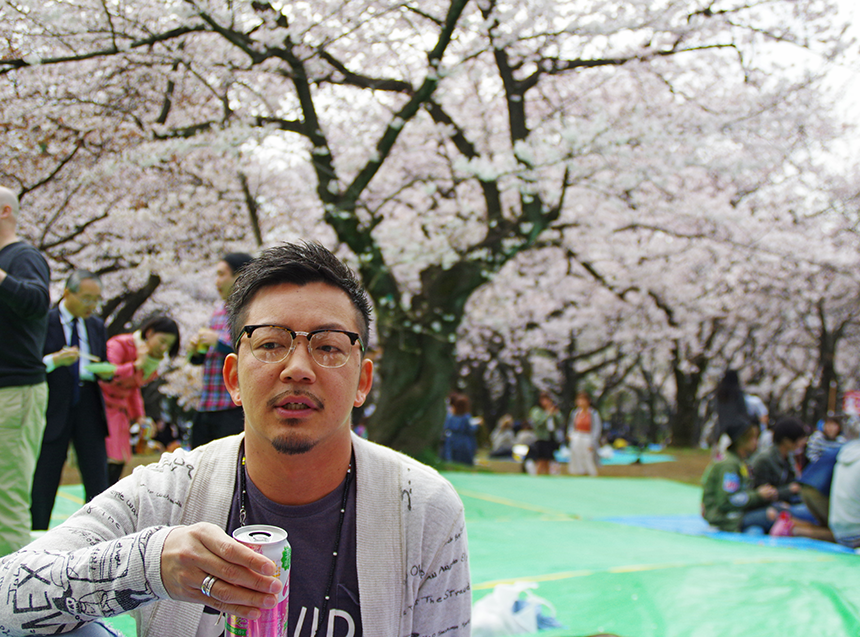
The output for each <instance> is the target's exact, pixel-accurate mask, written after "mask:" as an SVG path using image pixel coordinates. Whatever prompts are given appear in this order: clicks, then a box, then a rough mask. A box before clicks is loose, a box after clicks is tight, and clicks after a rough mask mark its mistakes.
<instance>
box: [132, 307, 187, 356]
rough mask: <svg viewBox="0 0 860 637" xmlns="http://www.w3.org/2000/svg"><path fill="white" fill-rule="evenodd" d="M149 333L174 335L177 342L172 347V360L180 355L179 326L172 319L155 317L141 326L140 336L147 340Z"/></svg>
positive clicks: (170, 352)
mask: <svg viewBox="0 0 860 637" xmlns="http://www.w3.org/2000/svg"><path fill="white" fill-rule="evenodd" d="M147 332H156V333H158V334H173V335H175V336H176V341H175V342H174V343H173V345H172V346H171V347H170V351H169V352H168V354H170V356H171V358H172V357H174V356H176V355H177V354H178V353H179V325H177V324H176V321H174V320H173V319H172V318H170V317H167V316H153V317H152V318H151V319H149V320H148V321H146V322H144V324H143V325H141V326H140V334H141V336H143V337H144V338H146V333H147Z"/></svg>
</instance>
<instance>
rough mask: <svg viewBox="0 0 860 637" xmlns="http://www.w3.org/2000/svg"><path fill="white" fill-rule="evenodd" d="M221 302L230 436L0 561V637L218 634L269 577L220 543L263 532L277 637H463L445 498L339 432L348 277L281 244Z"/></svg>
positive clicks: (463, 594) (141, 473)
mask: <svg viewBox="0 0 860 637" xmlns="http://www.w3.org/2000/svg"><path fill="white" fill-rule="evenodd" d="M227 305H228V317H229V323H230V331H231V336H232V339H233V343H234V348H235V353H233V354H230V355H228V356H227V359H226V361H225V364H224V380H225V383H226V385H227V388H228V390H229V391H230V394H231V396H232V397H233V400H234V402H236V404H238V405H241V406H242V407H243V408H244V411H245V432H244V434H243V435H238V436H232V437H227V438H222V439H220V440H215V441H213V442H211V443H209V444H207V445H204V446H202V447H199V448H197V449H195V450H193V451H191V452H185V451H177V452H176V453H174V454H165V456H163V458H162V460H161V461H160V462H159V463H158V464H157V465H151V466H150V467H142V468H138V469H136V470H135V473H134V474H133V475H132V476H130V477H128V478H126V479H124V480H122V481H120V482H119V483H118V484H117V485H116V486H115V487H114V488H113V489H111V490H110V491H108V492H106V493H104V494H102V495H101V496H99V497H97V498H96V499H95V500H93V501H92V502H91V503H90V505H89V506H88V507H87V508H86V509H85V510H83V511H81V512H79V513H77V514H76V515H75V516H73V517H72V518H70V519H69V520H68V522H66V523H65V524H63V525H62V526H61V527H59V528H58V529H55V530H53V531H51V532H49V533H48V534H47V535H46V536H45V537H44V538H42V539H40V540H37V541H36V542H34V543H33V544H32V545H31V546H30V547H28V548H27V549H25V550H23V551H20V552H19V553H16V554H15V555H13V556H10V557H8V558H7V559H6V560H3V561H2V562H0V599H4V600H7V603H6V604H5V606H3V605H0V625H2V626H5V627H7V628H12V629H13V630H17V629H19V628H20V627H23V626H28V627H34V626H36V627H38V628H39V629H40V631H42V632H44V633H45V634H48V633H53V632H64V631H66V630H68V629H70V628H77V627H79V626H80V624H81V623H83V622H90V621H91V620H92V619H93V618H95V617H99V616H108V615H111V614H118V613H122V612H125V611H129V610H134V611H135V614H136V616H137V620H138V632H139V633H140V634H151V635H161V634H172V635H197V636H199V637H205V636H209V635H221V634H222V633H224V630H225V626H224V621H223V618H222V616H221V613H230V614H236V615H240V616H243V617H248V618H255V617H258V616H259V614H260V610H261V609H265V608H271V607H273V606H274V605H275V603H276V600H277V597H276V595H277V594H278V593H279V592H280V589H281V586H280V582H279V580H277V579H276V578H275V577H273V576H274V572H275V568H274V564H273V563H272V562H271V561H269V560H268V559H266V558H264V557H263V556H261V555H259V554H257V553H255V552H253V551H252V550H250V549H249V548H247V547H245V546H242V545H241V544H239V543H238V542H236V541H234V540H232V539H231V538H230V534H231V533H232V532H233V531H234V530H235V529H237V528H239V527H241V526H246V525H254V524H265V525H274V526H278V527H282V528H284V529H286V531H287V533H288V541H289V543H290V545H291V547H292V563H291V572H290V591H289V623H288V627H287V629H286V632H285V633H283V634H288V635H290V636H291V637H292V636H301V637H308V636H313V635H320V636H323V635H325V636H326V637H357V636H359V635H368V636H371V635H372V636H374V637H376V636H393V635H425V636H429V635H441V634H443V633H444V634H446V635H449V636H451V637H462V636H466V635H469V633H470V617H471V587H470V582H469V565H468V549H467V542H466V529H465V519H464V511H463V505H462V503H461V502H460V499H459V497H458V496H457V494H456V492H455V491H454V489H453V487H452V486H451V485H450V483H448V482H447V481H446V480H444V479H443V478H442V477H441V476H439V474H438V473H436V472H435V471H434V470H432V469H430V468H429V467H426V466H424V465H422V464H420V463H418V462H416V461H415V460H412V459H411V458H408V457H406V456H403V455H401V454H398V453H396V452H394V451H392V450H390V449H386V448H384V447H380V446H378V445H376V444H373V443H371V442H368V441H366V440H363V439H361V438H359V437H358V436H356V435H354V434H353V433H352V432H351V430H350V414H351V411H352V409H353V407H357V406H360V405H361V404H362V403H363V402H364V400H365V399H366V397H367V393H368V392H369V391H370V388H371V385H372V382H373V363H372V362H371V361H370V360H369V359H368V358H366V357H365V356H364V353H365V350H366V348H367V343H368V337H369V325H370V302H369V299H368V298H367V295H366V293H365V291H364V290H363V289H362V288H361V286H360V284H359V282H358V280H357V278H356V277H355V275H354V274H353V273H352V271H351V270H349V269H348V268H347V267H346V266H344V265H343V264H342V263H341V262H340V261H338V260H337V259H336V258H335V257H334V255H332V254H331V253H330V252H329V251H328V250H326V249H325V248H323V247H322V246H319V245H315V244H298V245H284V246H281V247H277V248H272V249H269V250H267V251H265V252H264V253H263V254H262V255H261V256H260V257H259V258H258V259H255V260H254V261H253V262H251V263H250V264H248V265H247V266H246V267H245V268H243V270H242V272H241V273H240V275H239V277H238V279H237V280H236V283H235V286H234V289H233V292H232V293H231V295H230V298H229V300H228V303H227ZM34 573H37V574H38V577H33V574H34ZM89 625H90V626H92V624H89Z"/></svg>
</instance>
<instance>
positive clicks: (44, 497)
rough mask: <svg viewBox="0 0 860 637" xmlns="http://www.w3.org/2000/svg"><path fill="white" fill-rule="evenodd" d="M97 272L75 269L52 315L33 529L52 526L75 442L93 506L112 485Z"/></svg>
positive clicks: (32, 506) (46, 350)
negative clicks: (96, 312)
mask: <svg viewBox="0 0 860 637" xmlns="http://www.w3.org/2000/svg"><path fill="white" fill-rule="evenodd" d="M101 294H102V284H101V280H100V279H99V277H98V276H97V275H96V274H93V273H92V272H89V271H87V270H75V271H74V272H73V273H72V274H71V276H69V278H68V279H67V280H66V287H65V289H64V290H63V298H62V300H61V301H60V303H59V304H58V305H57V307H55V308H53V309H51V311H50V312H48V334H47V337H46V338H45V347H44V353H45V354H44V358H43V359H42V360H43V362H44V363H45V369H46V371H47V372H48V411H47V414H46V419H47V424H46V426H45V434H44V436H43V437H42V450H41V452H40V453H39V461H38V462H37V463H36V473H35V475H34V476H33V494H32V502H31V504H30V513H31V515H32V522H33V530H34V531H42V530H45V529H47V528H48V524H49V523H50V521H51V511H52V510H53V508H54V500H55V498H56V496H57V488H58V487H59V486H60V478H61V477H62V473H63V464H64V463H65V462H66V455H67V454H68V451H69V442H72V443H73V444H74V446H75V454H76V456H77V459H78V469H79V470H80V473H81V479H82V480H83V483H84V491H85V493H86V499H87V502H89V501H90V500H92V499H93V498H94V497H96V496H97V495H98V494H99V493H101V492H102V491H104V490H105V489H107V487H108V474H107V454H106V453H105V437H106V436H107V434H108V429H107V420H106V419H105V405H104V399H103V398H102V393H101V391H100V390H99V386H98V383H97V382H96V381H97V380H98V378H103V379H105V380H108V379H109V378H110V377H111V376H112V373H111V372H110V371H101V372H98V370H97V373H94V372H93V371H92V369H93V368H94V367H96V366H94V365H93V363H98V362H104V361H106V360H107V345H106V344H107V333H106V332H105V324H104V322H103V321H102V320H101V319H100V318H99V317H97V316H94V315H93V311H94V310H95V309H96V307H97V306H98V303H99V301H100V300H101Z"/></svg>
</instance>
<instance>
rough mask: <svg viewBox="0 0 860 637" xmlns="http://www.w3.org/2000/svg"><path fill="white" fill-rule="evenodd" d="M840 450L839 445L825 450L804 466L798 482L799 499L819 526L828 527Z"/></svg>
mask: <svg viewBox="0 0 860 637" xmlns="http://www.w3.org/2000/svg"><path fill="white" fill-rule="evenodd" d="M841 448H842V447H841V445H840V446H839V447H828V448H827V449H825V450H824V451H823V452H822V454H821V455H820V456H819V457H818V459H817V460H815V461H814V462H810V463H809V464H808V465H806V467H805V468H804V469H803V473H802V474H801V475H800V479H799V480H798V482H799V483H800V497H801V499H802V500H803V503H804V504H805V505H806V508H808V509H809V512H810V513H812V515H813V516H815V519H816V520H818V523H819V524H820V525H821V526H826V527H829V526H830V521H829V515H830V513H829V511H830V489H831V485H832V483H833V468H834V467H835V466H836V456H838V455H839V451H840V449H841Z"/></svg>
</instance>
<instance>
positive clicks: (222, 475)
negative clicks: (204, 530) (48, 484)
mask: <svg viewBox="0 0 860 637" xmlns="http://www.w3.org/2000/svg"><path fill="white" fill-rule="evenodd" d="M241 440H242V435H238V436H231V437H228V438H222V439H220V440H216V441H214V442H212V443H210V444H208V445H204V446H202V447H199V448H197V449H195V450H193V451H190V452H188V451H183V450H179V451H176V452H175V453H170V454H164V456H162V458H161V461H160V462H158V463H157V464H153V465H149V466H146V467H138V468H137V469H135V471H134V473H133V474H132V475H131V476H129V477H127V478H125V479H124V480H121V481H120V482H119V483H117V484H116V485H115V486H114V487H113V488H111V489H109V490H108V491H106V492H105V493H103V494H101V495H100V496H98V497H97V498H95V499H94V500H93V501H92V502H90V503H89V504H87V505H85V506H84V507H83V508H82V509H81V510H80V511H78V512H77V513H76V514H75V515H74V516H72V517H71V518H69V519H68V520H67V521H66V522H65V523H64V524H62V525H61V526H59V527H57V528H56V529H54V530H52V531H49V532H48V533H47V534H46V535H44V536H43V537H41V538H39V539H38V540H36V541H34V542H33V543H31V544H30V545H28V546H26V547H25V548H23V549H21V550H20V551H18V552H17V553H13V554H12V555H9V556H6V557H5V558H3V560H2V561H0V600H3V601H4V603H3V604H0V635H10V634H22V633H23V634H38V635H47V634H56V633H57V632H66V631H67V630H70V629H72V628H75V627H78V626H81V625H83V624H84V623H86V622H88V621H92V620H93V619H95V618H98V617H108V616H114V615H119V614H122V613H125V612H129V611H131V612H132V613H133V614H134V616H135V619H136V620H137V632H138V635H142V636H144V637H149V636H153V637H154V636H159V637H160V636H161V635H194V634H195V633H196V632H197V627H198V625H199V623H200V619H201V616H202V613H203V606H201V605H199V604H192V603H187V602H177V601H173V600H171V599H169V598H168V595H167V591H166V590H165V589H164V586H163V584H162V582H161V560H160V557H161V551H162V547H163V545H164V540H165V538H166V537H167V534H168V533H169V532H170V530H171V528H172V527H174V526H177V525H188V524H193V523H196V522H204V521H205V522H211V523H212V524H216V525H218V526H220V527H221V528H225V527H226V524H227V517H228V514H229V510H230V504H231V501H232V497H233V489H234V482H235V469H236V464H235V461H234V460H233V459H235V458H236V457H237V455H238V449H239V443H240V442H241ZM353 448H354V450H355V458H356V476H357V478H356V479H357V483H356V489H357V490H356V493H357V503H356V517H357V520H356V533H357V543H356V544H357V555H356V563H357V570H358V581H359V591H360V593H359V595H360V600H361V621H362V625H363V630H364V634H365V635H367V637H394V636H397V635H403V636H407V635H415V636H423V637H431V636H433V635H439V634H442V633H443V632H444V633H445V634H447V635H449V636H451V637H464V636H468V635H469V634H470V630H471V626H470V617H471V588H470V581H469V564H468V547H467V540H466V528H465V516H464V510H463V505H462V502H461V501H460V499H459V497H458V496H457V494H456V492H455V491H454V488H453V487H452V486H451V484H450V483H449V482H448V481H447V480H445V479H444V478H442V477H441V476H440V475H439V474H438V473H437V472H436V471H434V470H433V469H431V468H429V467H426V466H425V465H422V464H420V463H418V462H416V461H415V460H412V459H411V458H408V457H406V456H404V455H402V454H399V453H397V452H395V451H392V450H391V449H387V448H385V447H381V446H379V445H376V444H374V443H370V442H367V441H366V440H362V439H361V438H359V437H357V436H355V435H353ZM58 629H61V630H58Z"/></svg>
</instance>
